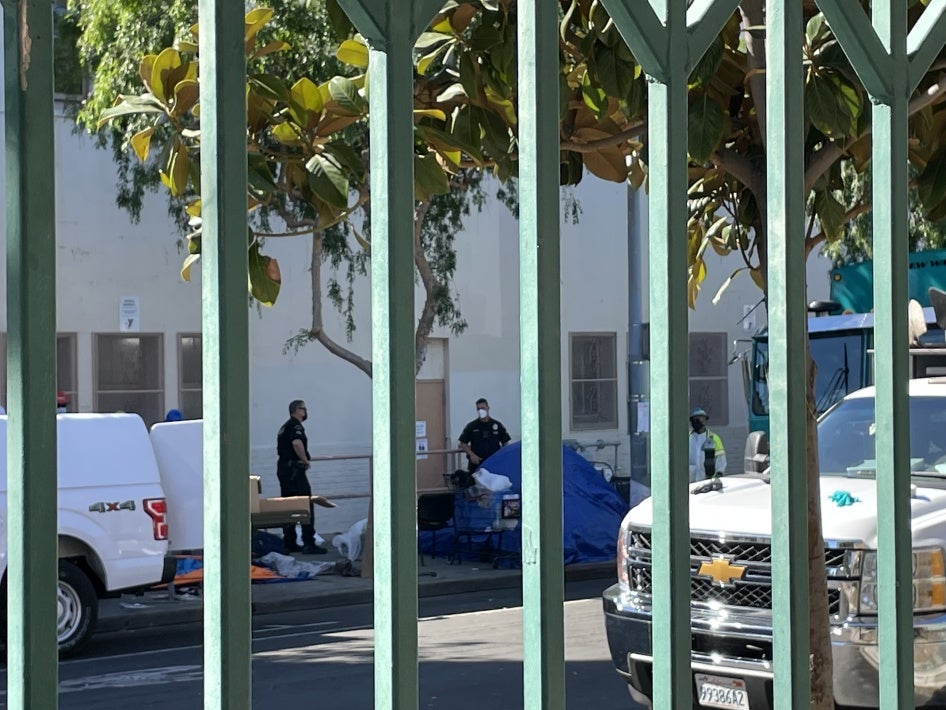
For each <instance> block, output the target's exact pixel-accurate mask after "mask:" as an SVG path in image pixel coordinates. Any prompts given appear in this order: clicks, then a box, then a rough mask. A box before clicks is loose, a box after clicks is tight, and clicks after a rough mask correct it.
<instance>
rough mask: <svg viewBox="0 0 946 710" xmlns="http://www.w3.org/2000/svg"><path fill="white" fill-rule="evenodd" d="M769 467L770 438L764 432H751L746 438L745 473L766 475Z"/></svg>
mask: <svg viewBox="0 0 946 710" xmlns="http://www.w3.org/2000/svg"><path fill="white" fill-rule="evenodd" d="M768 467H769V437H768V435H767V434H766V433H765V432H764V431H753V432H749V436H747V437H746V448H745V472H746V473H764V472H765V470H766V469H767V468H768Z"/></svg>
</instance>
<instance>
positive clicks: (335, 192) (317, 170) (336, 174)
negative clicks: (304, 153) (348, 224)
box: [305, 153, 348, 209]
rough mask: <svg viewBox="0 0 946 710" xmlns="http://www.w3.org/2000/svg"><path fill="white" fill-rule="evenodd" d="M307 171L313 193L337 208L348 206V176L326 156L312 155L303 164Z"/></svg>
mask: <svg viewBox="0 0 946 710" xmlns="http://www.w3.org/2000/svg"><path fill="white" fill-rule="evenodd" d="M305 167H306V170H308V171H309V187H310V188H311V190H312V192H313V193H315V195H316V196H317V197H318V198H319V199H321V200H323V201H324V202H327V203H328V204H330V205H332V206H333V207H337V208H339V209H345V208H346V207H347V206H348V178H346V177H345V173H344V172H343V171H342V169H341V168H340V167H339V166H338V165H337V164H336V163H335V162H334V161H332V160H330V159H329V157H328V156H326V155H323V154H321V153H320V154H318V155H314V156H313V157H312V158H310V159H309V162H307V163H306V164H305Z"/></svg>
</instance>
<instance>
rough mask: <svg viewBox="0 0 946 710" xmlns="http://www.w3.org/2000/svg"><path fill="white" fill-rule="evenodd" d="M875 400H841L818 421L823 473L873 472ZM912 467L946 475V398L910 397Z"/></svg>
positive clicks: (924, 471) (865, 398) (922, 471)
mask: <svg viewBox="0 0 946 710" xmlns="http://www.w3.org/2000/svg"><path fill="white" fill-rule="evenodd" d="M876 429H877V425H876V423H875V420H874V399H873V398H872V397H858V398H856V399H848V400H845V401H843V402H841V403H840V404H839V405H838V406H837V407H835V408H834V409H832V410H831V411H830V412H828V413H827V414H826V415H825V416H824V418H823V419H822V420H821V421H820V422H819V423H818V456H819V460H820V464H821V472H822V473H823V474H836V475H842V476H845V475H862V474H865V473H866V474H874V473H875V472H876V470H877V461H876V456H875V453H874V441H875V435H876ZM910 470H911V471H912V472H913V473H917V474H920V473H922V474H926V475H931V474H932V475H944V476H946V397H911V398H910Z"/></svg>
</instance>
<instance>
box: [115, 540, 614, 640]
mask: <svg viewBox="0 0 946 710" xmlns="http://www.w3.org/2000/svg"><path fill="white" fill-rule="evenodd" d="M295 557H296V559H298V560H301V561H304V562H334V561H335V560H337V559H339V558H338V554H337V550H336V549H335V548H334V547H329V553H328V554H327V555H295ZM355 566H356V568H360V566H361V563H360V562H358V563H356V565H355ZM417 570H418V577H417V594H418V596H419V597H435V596H442V595H448V594H461V593H464V592H471V591H480V590H488V589H509V588H513V587H518V586H520V585H521V584H522V570H521V569H493V568H492V566H491V565H490V564H489V563H488V562H486V563H479V562H476V561H470V560H464V561H463V563H462V564H454V565H451V564H449V562H448V561H447V559H446V558H443V557H436V558H431V557H430V556H429V555H424V565H423V566H421V565H420V560H419V559H418V568H417ZM614 577H615V571H614V563H613V562H603V563H588V564H578V565H569V566H568V567H566V568H565V579H566V580H568V581H578V580H583V579H601V580H602V584H603V586H602V588H604V585H606V584H607V583H609V580H612V579H613V578H614ZM190 589H193V587H191V588H190ZM250 591H251V594H252V607H253V614H254V615H256V614H272V613H277V612H283V611H300V610H304V609H318V608H326V607H333V606H346V605H353V604H368V603H371V601H372V598H373V582H372V580H370V579H362V578H361V577H342V576H340V575H337V574H322V575H319V576H318V577H315V578H314V579H310V580H304V581H298V582H296V581H292V582H268V583H262V584H260V583H255V584H251V585H250ZM179 592H180V590H178V593H176V594H175V598H174V599H169V598H168V590H167V589H161V590H154V591H149V592H145V594H144V595H141V596H139V595H134V596H133V595H122V597H121V598H118V599H103V600H102V601H101V603H100V604H99V621H98V626H97V631H98V632H99V633H102V632H108V631H121V630H127V629H141V628H148V627H155V626H167V625H173V624H189V623H195V622H199V621H200V620H201V619H202V617H203V603H202V599H201V597H200V596H199V595H195V594H181V593H179Z"/></svg>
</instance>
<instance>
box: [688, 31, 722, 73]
mask: <svg viewBox="0 0 946 710" xmlns="http://www.w3.org/2000/svg"><path fill="white" fill-rule="evenodd" d="M725 49H726V46H725V42H724V40H723V36H722V35H717V37H716V39H714V40H713V42H712V43H711V44H710V46H709V48H708V49H707V50H706V51H705V52H704V53H703V56H702V57H700V61H699V62H697V64H696V66H695V67H694V68H693V71H692V72H691V73H690V85H691V86H702V85H703V84H705V83H706V82H707V81H708V80H709V79H710V78H711V77H712V76H713V75H714V74H716V70H717V69H719V64H720V62H722V61H723V52H724V51H725Z"/></svg>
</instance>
